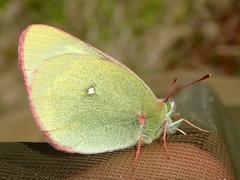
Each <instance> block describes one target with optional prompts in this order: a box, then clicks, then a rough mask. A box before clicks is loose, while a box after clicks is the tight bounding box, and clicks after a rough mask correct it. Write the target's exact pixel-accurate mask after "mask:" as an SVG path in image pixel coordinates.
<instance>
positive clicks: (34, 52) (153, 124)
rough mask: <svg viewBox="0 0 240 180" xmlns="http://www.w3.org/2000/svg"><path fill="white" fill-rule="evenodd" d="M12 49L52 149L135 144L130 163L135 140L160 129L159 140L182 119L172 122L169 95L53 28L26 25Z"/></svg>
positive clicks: (140, 140) (80, 150) (153, 136)
mask: <svg viewBox="0 0 240 180" xmlns="http://www.w3.org/2000/svg"><path fill="white" fill-rule="evenodd" d="M18 53H19V63H20V66H21V70H22V74H23V77H24V81H25V85H26V88H27V92H28V95H29V102H30V105H31V110H32V113H33V116H34V117H35V119H36V122H37V124H38V126H39V128H40V129H41V131H42V132H43V134H44V135H45V136H46V138H47V140H48V141H49V143H50V144H51V145H52V146H53V147H55V148H56V149H59V150H62V151H66V152H70V153H85V154H92V153H102V152H107V151H114V150H119V149H124V148H127V147H131V146H134V145H136V144H138V150H137V152H136V157H135V161H134V162H136V160H137V157H138V154H139V152H140V146H141V144H150V143H151V142H152V141H153V140H154V139H156V138H158V137H159V136H160V135H161V134H162V133H163V132H164V143H165V136H166V133H167V132H169V133H174V132H175V130H178V129H177V127H178V126H179V124H180V123H181V122H182V121H186V120H185V119H180V120H178V121H176V122H174V123H173V122H172V119H171V116H172V114H173V112H174V101H173V100H169V97H170V96H171V95H172V94H171V95H169V96H166V99H157V98H156V96H155V95H154V94H153V92H152V91H151V90H150V89H149V87H148V86H147V85H146V84H145V83H144V82H143V81H142V80H141V79H140V78H139V77H138V76H137V75H136V74H134V73H133V72H132V71H131V70H130V69H128V68H127V67H126V66H124V65H123V64H121V63H120V62H119V61H117V60H116V59H114V58H112V57H111V56H109V55H107V54H105V53H103V52H102V51H100V50H98V49H96V48H94V47H92V46H91V45H89V44H87V43H85V42H83V41H81V40H79V39H77V38H76V37H73V36H71V35H70V34H68V33H66V32H64V31H61V30H59V29H57V28H54V27H50V26H47V25H31V26H29V27H28V28H27V29H26V30H25V31H23V33H22V35H21V37H20V42H19V49H18ZM209 76H210V75H207V76H204V77H203V78H201V79H200V80H198V81H201V80H203V79H206V78H208V77H209ZM198 81H196V82H198ZM175 82H176V81H175ZM175 82H174V84H175ZM194 83H195V82H194ZM187 86H188V85H187ZM187 122H188V121H187ZM199 129H200V128H199Z"/></svg>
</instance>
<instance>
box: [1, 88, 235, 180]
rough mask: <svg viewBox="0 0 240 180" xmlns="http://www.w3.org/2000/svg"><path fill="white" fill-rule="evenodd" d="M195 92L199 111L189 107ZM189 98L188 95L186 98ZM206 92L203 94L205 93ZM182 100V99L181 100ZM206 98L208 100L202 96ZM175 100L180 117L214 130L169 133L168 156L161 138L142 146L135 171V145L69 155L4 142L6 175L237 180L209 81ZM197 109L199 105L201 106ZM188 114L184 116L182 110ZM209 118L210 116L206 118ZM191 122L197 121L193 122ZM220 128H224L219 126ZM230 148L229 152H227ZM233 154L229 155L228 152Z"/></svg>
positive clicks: (45, 147)
mask: <svg viewBox="0 0 240 180" xmlns="http://www.w3.org/2000/svg"><path fill="white" fill-rule="evenodd" d="M189 95H191V96H192V101H195V104H194V102H193V104H194V106H192V105H191V106H192V107H194V108H195V109H196V110H197V111H196V112H194V111H195V110H191V111H186V113H185V110H184V109H186V108H187V107H186V106H189V103H187V101H186V100H185V101H184V100H183V99H186V98H187V97H188V96H189ZM182 96H185V98H182ZM203 96H204V97H203ZM181 99H182V100H181ZM203 99H205V100H203ZM176 100H177V101H179V102H178V103H179V104H178V111H179V112H181V116H183V117H186V116H188V117H186V118H188V120H190V118H193V121H194V122H193V123H194V124H196V125H199V124H200V125H199V126H200V127H202V126H204V128H205V127H206V128H207V129H209V130H214V129H215V132H214V133H202V132H198V131H196V130H195V129H192V128H190V127H188V126H182V128H181V129H184V130H185V131H186V132H187V133H188V135H186V136H185V135H182V134H175V135H168V137H167V150H168V154H169V157H170V158H168V157H167V156H166V153H165V152H164V149H163V147H162V140H161V137H160V138H159V139H157V140H156V141H154V142H153V143H152V144H150V145H145V146H142V147H141V152H140V155H139V158H138V161H137V167H136V169H135V171H134V172H132V163H133V159H134V156H135V148H134V147H133V148H129V149H125V150H121V151H114V152H109V153H102V154H94V155H83V154H67V153H63V152H60V151H57V150H55V149H53V148H52V147H51V146H49V145H48V144H47V143H29V142H28V143H24V142H17V143H16V142H13V143H12V142H9V143H0V177H1V179H224V178H225V179H236V174H237V173H234V170H235V172H236V171H237V168H238V167H237V166H236V162H235V161H234V160H233V159H235V158H237V157H234V156H235V154H234V152H233V151H232V150H231V148H230V147H231V146H228V142H227V140H226V138H225V136H226V134H224V133H223V132H222V131H221V126H218V124H222V123H221V121H226V120H227V119H225V118H223V117H221V116H219V112H216V111H221V110H223V109H221V108H220V109H219V102H218V101H217V100H216V97H215V96H213V94H212V93H211V91H210V90H209V89H208V88H207V87H206V86H204V85H201V86H195V89H194V88H189V89H188V90H187V89H186V91H183V93H180V94H179V96H178V97H176ZM196 107H197V108H196ZM182 112H183V114H182ZM204 119H205V120H204ZM191 122H192V121H191ZM219 127H220V128H219ZM228 152H230V153H228ZM229 154H230V155H229Z"/></svg>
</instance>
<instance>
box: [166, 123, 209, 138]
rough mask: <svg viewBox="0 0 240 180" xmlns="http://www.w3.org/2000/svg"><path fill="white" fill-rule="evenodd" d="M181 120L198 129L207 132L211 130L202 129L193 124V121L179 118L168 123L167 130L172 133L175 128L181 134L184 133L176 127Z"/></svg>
mask: <svg viewBox="0 0 240 180" xmlns="http://www.w3.org/2000/svg"><path fill="white" fill-rule="evenodd" d="M182 122H185V123H187V124H189V125H190V126H192V127H194V128H196V129H198V130H199V131H202V132H207V133H209V132H212V131H208V130H204V129H202V128H200V127H198V126H196V125H194V124H193V123H191V122H189V121H188V120H186V119H179V120H177V121H175V122H173V123H170V124H168V128H167V132H168V133H170V134H173V133H175V131H176V130H177V131H179V132H181V133H182V134H184V135H186V133H185V132H184V131H182V130H181V129H179V128H177V127H178V126H179V125H180V124H181V123H182Z"/></svg>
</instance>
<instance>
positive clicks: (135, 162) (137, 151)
mask: <svg viewBox="0 0 240 180" xmlns="http://www.w3.org/2000/svg"><path fill="white" fill-rule="evenodd" d="M137 117H138V119H139V123H140V127H143V126H144V124H145V118H146V115H145V114H142V113H138V114H137ZM143 137H144V135H140V137H139V139H138V145H137V150H136V154H135V158H134V161H133V171H134V169H135V167H136V164H137V159H138V156H139V153H140V149H141V144H142V140H143Z"/></svg>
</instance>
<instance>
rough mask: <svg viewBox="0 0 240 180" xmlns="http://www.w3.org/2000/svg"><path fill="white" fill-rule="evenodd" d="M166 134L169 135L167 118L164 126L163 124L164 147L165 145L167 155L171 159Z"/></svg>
mask: <svg viewBox="0 0 240 180" xmlns="http://www.w3.org/2000/svg"><path fill="white" fill-rule="evenodd" d="M166 136H167V120H165V121H164V126H163V147H164V150H165V152H166V155H167V157H168V159H169V155H168V151H167V143H166Z"/></svg>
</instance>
